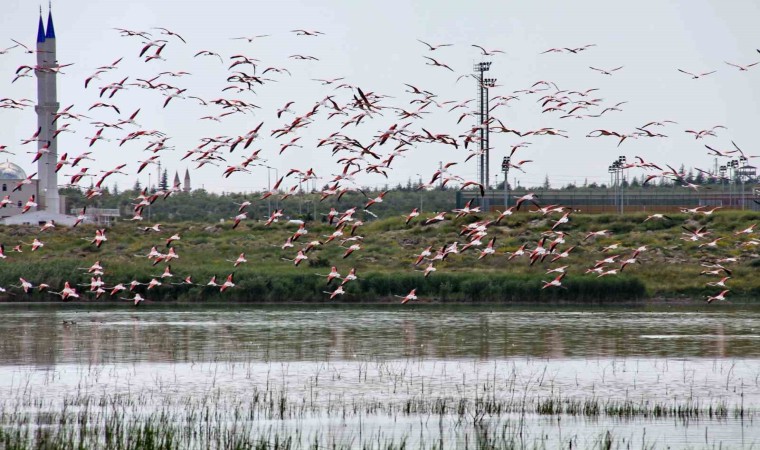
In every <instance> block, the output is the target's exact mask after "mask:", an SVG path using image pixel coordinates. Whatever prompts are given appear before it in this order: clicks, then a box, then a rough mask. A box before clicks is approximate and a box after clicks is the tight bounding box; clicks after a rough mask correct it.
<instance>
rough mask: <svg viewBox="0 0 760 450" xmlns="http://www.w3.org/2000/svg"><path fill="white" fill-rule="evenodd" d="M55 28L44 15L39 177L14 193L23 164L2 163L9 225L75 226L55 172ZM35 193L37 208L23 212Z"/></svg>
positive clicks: (40, 55)
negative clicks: (45, 20)
mask: <svg viewBox="0 0 760 450" xmlns="http://www.w3.org/2000/svg"><path fill="white" fill-rule="evenodd" d="M55 42H56V38H55V28H54V27H53V13H52V11H51V12H49V14H48V20H47V27H45V26H43V23H42V14H40V18H39V23H38V26H37V52H36V53H37V67H36V68H35V70H34V73H35V75H36V77H37V105H36V106H35V107H34V110H35V112H36V113H37V126H38V127H39V134H38V137H37V151H38V152H40V153H41V155H42V156H41V157H40V158H39V160H38V161H37V173H36V174H37V180H33V179H32V180H30V181H31V183H30V184H24V185H21V186H20V189H19V190H18V191H16V192H11V191H12V190H13V189H14V188H15V186H16V185H17V183H18V182H20V181H21V180H24V179H26V178H27V175H26V173H24V171H23V170H22V169H21V167H19V166H17V165H16V164H13V163H12V162H10V161H6V162H4V163H0V180H1V182H0V188H2V191H4V192H6V193H4V194H3V197H5V196H6V195H7V196H10V197H9V199H10V200H11V201H12V202H13V205H10V204H8V205H6V206H5V208H0V217H2V218H3V221H4V223H5V224H6V225H11V224H24V223H30V224H32V223H33V224H35V225H36V224H39V223H44V222H47V221H50V220H55V222H56V223H58V224H61V225H72V224H73V223H74V221H75V220H76V218H75V217H72V216H67V215H65V214H62V213H61V211H64V210H65V208H64V205H63V203H64V199H63V198H61V197H60V196H59V195H58V174H57V173H56V171H55V166H56V163H57V162H58V137H57V136H56V134H55V132H56V127H57V125H56V121H55V120H54V119H55V117H56V116H55V114H57V113H58V108H59V107H60V105H59V103H58V94H57V67H58V62H57V61H58V60H57V57H56V44H55ZM32 195H34V201H35V203H37V205H38V206H37V208H32V209H31V210H30V211H29V212H27V213H25V214H21V207H23V206H24V205H25V204H26V202H27V201H28V200H29V199H30V197H31V196H32Z"/></svg>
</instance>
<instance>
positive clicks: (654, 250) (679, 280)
mask: <svg viewBox="0 0 760 450" xmlns="http://www.w3.org/2000/svg"><path fill="white" fill-rule="evenodd" d="M432 215H433V214H432V213H429V214H424V213H423V215H422V216H423V217H428V216H432ZM485 218H489V217H488V216H485V215H482V216H480V217H478V218H477V219H485ZM490 218H493V217H490ZM556 218H557V216H556V215H555V216H554V217H553V218H552V217H543V216H541V215H539V214H536V213H520V214H517V215H515V216H511V217H507V218H506V219H504V220H503V221H502V222H501V223H500V224H499V225H493V226H491V227H489V228H488V236H487V237H485V238H483V239H482V241H483V244H484V245H485V243H486V242H487V241H488V239H490V238H491V237H496V245H495V248H496V254H495V255H491V256H487V257H485V258H483V259H478V255H479V249H478V248H473V249H470V250H467V251H466V252H464V253H460V254H452V255H449V256H448V257H447V258H446V260H444V261H442V262H437V263H436V264H435V267H436V269H437V270H436V271H435V272H433V273H432V274H431V275H430V276H429V277H428V278H425V277H424V276H423V273H422V272H421V271H420V269H422V268H424V266H426V265H427V263H423V264H421V265H420V266H419V267H415V266H414V265H413V262H414V260H415V255H417V254H418V253H419V252H420V250H422V249H423V248H425V247H428V246H433V250H435V249H437V248H439V247H441V246H443V245H448V244H451V243H452V242H454V241H458V242H460V244H464V243H465V242H466V239H465V238H464V237H460V236H459V235H458V234H459V231H460V230H461V229H462V226H464V225H466V224H467V223H471V222H473V221H475V220H477V219H476V218H474V217H465V218H461V219H457V220H456V221H450V220H447V221H445V222H442V223H439V224H435V225H428V226H424V225H422V224H421V222H422V220H420V219H417V220H415V221H414V222H412V223H411V224H409V225H406V224H404V221H403V219H402V218H401V217H391V218H385V219H380V220H371V221H366V219H363V220H365V221H366V222H367V223H366V224H365V225H363V226H361V227H359V228H358V230H357V233H356V234H358V235H361V236H363V237H364V239H363V240H362V241H361V246H362V249H361V250H359V251H356V252H354V253H353V254H352V255H350V256H348V257H347V258H345V259H344V258H342V256H343V253H344V252H345V250H346V249H345V248H344V247H341V246H340V244H339V243H338V242H337V240H336V241H333V242H330V243H326V244H322V245H320V246H318V247H317V248H316V249H315V250H312V251H311V252H309V253H308V254H307V255H308V259H307V260H305V261H303V262H302V263H301V264H300V265H299V266H298V267H295V266H294V265H293V263H292V262H290V261H287V260H285V259H283V258H293V257H294V256H295V254H296V252H297V250H298V249H299V248H300V247H301V246H303V245H304V244H305V243H307V242H309V241H312V240H320V241H325V240H326V236H327V235H329V234H330V233H331V232H332V231H333V228H332V227H331V226H329V225H328V224H326V223H307V229H308V234H306V235H305V236H302V237H301V238H300V239H299V240H298V241H296V243H295V244H296V246H295V247H294V248H291V249H287V250H282V249H281V248H280V245H281V244H282V243H283V242H284V241H285V240H286V239H287V238H288V237H289V236H291V235H292V234H293V232H294V231H295V230H296V229H297V225H294V224H288V223H286V222H280V223H276V224H272V225H271V226H268V227H267V226H264V224H263V223H261V222H254V221H248V222H243V223H242V224H241V226H239V227H238V228H237V229H235V230H233V229H232V224H231V223H230V222H227V223H214V224H209V223H193V222H180V223H167V224H164V225H162V227H161V228H162V231H161V232H158V233H156V232H144V231H142V230H141V229H139V228H140V227H142V226H145V225H152V224H135V223H131V222H129V223H125V222H121V223H119V224H117V225H115V226H113V227H111V228H109V229H107V231H106V235H107V238H108V241H107V242H105V243H104V244H103V246H102V247H101V248H100V249H98V248H96V247H95V245H93V244H91V243H90V242H89V241H90V240H92V238H93V236H94V235H95V227H94V226H92V225H87V226H80V227H77V228H74V229H69V228H65V227H56V228H55V229H54V230H51V231H45V232H40V231H39V227H36V226H12V227H11V226H7V227H3V228H2V229H0V242H2V243H3V244H4V245H5V253H6V255H7V258H6V259H4V260H0V286H1V287H3V288H5V289H6V290H7V292H6V293H5V294H3V296H2V300H3V301H10V302H13V301H59V298H58V297H57V296H54V295H51V294H49V293H44V292H43V293H33V294H25V293H24V292H23V291H22V290H20V289H18V288H14V287H12V285H14V284H18V278H19V277H23V278H25V279H27V280H28V281H31V282H32V283H33V284H34V285H35V286H36V285H38V284H40V283H46V284H49V285H50V287H51V290H59V289H60V288H61V287H62V285H63V283H64V281H69V282H71V283H76V284H84V283H89V280H90V275H89V274H88V273H86V270H84V269H83V268H87V267H89V266H91V265H92V264H93V263H94V262H95V261H100V264H101V265H102V266H103V267H104V270H105V274H104V275H103V280H104V281H105V283H106V287H107V288H108V287H112V286H114V285H115V284H117V283H124V284H128V283H129V282H130V281H132V280H137V281H139V282H142V283H147V282H148V281H150V280H151V279H152V278H156V279H159V280H161V278H160V275H161V274H162V272H163V271H164V267H165V263H160V264H158V265H156V266H152V265H151V261H150V260H149V259H148V258H146V257H145V256H139V255H147V253H148V251H149V250H150V248H151V246H152V245H156V246H157V247H158V249H159V251H162V252H166V250H167V249H166V246H165V239H166V238H168V237H169V236H171V235H173V234H175V233H178V234H179V235H180V236H181V240H179V241H175V242H174V243H173V244H172V245H173V246H174V248H175V250H176V252H177V254H178V255H179V258H178V259H176V260H173V261H171V262H170V263H169V264H170V265H171V271H172V272H173V274H174V276H173V277H171V278H165V279H163V280H161V281H162V282H163V283H164V284H163V285H161V286H158V287H155V288H153V289H150V290H147V289H146V287H145V286H140V287H138V288H137V291H136V292H139V293H140V294H141V295H143V296H144V297H146V298H147V299H149V300H151V301H166V300H173V301H181V302H203V301H215V302H218V301H231V302H233V301H234V302H290V301H299V302H317V301H320V302H321V301H328V294H325V293H324V292H325V291H332V290H333V289H334V288H335V287H337V284H338V283H337V282H336V281H333V282H332V283H331V284H330V285H329V286H328V285H326V283H325V278H323V277H320V276H317V275H326V274H327V273H328V272H329V271H330V266H333V265H334V266H337V268H338V270H339V272H340V273H341V274H342V275H346V274H347V273H348V271H349V269H351V268H356V270H357V276H358V280H356V281H354V282H350V283H347V284H346V286H345V290H346V294H345V295H343V296H342V297H339V299H340V301H343V302H373V301H399V299H398V298H395V297H394V296H395V295H401V296H403V295H405V294H406V293H407V292H409V291H410V290H411V289H413V288H417V295H418V297H419V298H420V300H419V301H423V302H426V301H434V302H518V301H573V302H617V301H631V300H645V299H651V298H693V299H695V300H699V299H704V298H705V297H706V296H707V295H714V294H717V293H718V292H719V291H720V288H716V287H706V286H705V284H706V283H707V282H708V281H717V280H718V279H719V278H720V277H719V276H707V275H700V272H701V271H704V270H706V268H705V267H704V266H702V264H712V263H714V262H715V261H718V260H721V259H725V258H737V261H736V262H726V263H723V265H724V266H725V267H726V268H727V269H728V270H730V271H731V279H730V280H728V281H727V284H728V286H729V289H731V293H730V294H729V295H730V297H731V298H732V299H743V300H750V301H751V300H754V299H760V255H758V253H759V252H760V246H757V245H755V244H753V243H752V242H753V241H757V240H758V239H760V233H754V234H744V235H735V232H736V231H739V230H742V229H745V228H747V227H748V226H750V225H752V224H753V223H756V222H758V221H760V214H758V213H750V212H748V213H741V212H727V213H716V214H715V215H712V216H700V217H692V216H687V215H674V216H672V220H665V221H647V222H644V219H645V218H646V215H642V214H632V215H624V216H618V215H582V214H573V215H571V220H570V222H569V223H568V224H563V225H561V226H560V227H558V228H557V230H562V231H565V232H567V233H568V236H567V237H566V238H565V240H566V243H564V244H560V245H559V246H558V249H560V250H565V249H567V248H568V247H569V246H573V245H574V246H576V248H575V249H574V250H573V251H572V252H571V253H570V257H569V258H566V259H562V260H560V261H558V262H556V263H553V264H552V263H550V262H549V260H550V259H551V256H550V257H548V258H546V260H545V261H544V262H537V263H536V264H534V265H533V266H530V265H529V262H528V260H527V259H526V258H525V257H519V258H515V259H513V260H511V261H510V260H508V257H509V254H510V252H512V251H514V250H516V249H517V248H518V247H520V246H521V245H522V244H526V243H527V249H528V250H530V249H532V248H534V247H535V246H536V243H537V242H538V240H539V239H540V238H541V234H542V233H543V232H546V231H547V230H549V229H550V228H551V226H552V224H553V223H554V220H556ZM682 226H686V227H688V228H692V229H693V228H699V227H702V226H705V227H707V230H708V231H710V233H711V234H710V235H709V236H708V237H707V238H705V239H702V240H701V241H698V242H688V241H684V240H682V239H681V238H682V236H683V235H682V232H683V231H684V230H683V228H682ZM602 229H607V230H609V231H610V232H611V235H610V236H608V237H603V238H591V239H587V240H584V237H585V236H586V234H587V233H588V232H589V231H598V230H602ZM348 236H349V230H348V229H346V236H344V237H348ZM35 237H36V238H38V239H39V240H40V241H42V242H43V243H44V244H45V245H44V247H42V248H41V249H39V250H37V251H35V252H31V248H30V247H29V246H27V245H24V244H28V243H30V242H31V241H32V240H33V239H34V238H35ZM718 237H722V238H723V239H721V240H720V241H719V242H718V244H717V246H716V247H714V248H713V247H704V246H703V247H699V245H700V244H703V243H705V242H708V241H710V240H712V239H715V238H718ZM551 239H553V238H552V237H550V238H548V239H547V245H548V242H549V241H550V240H551ZM19 243H21V244H22V250H23V253H16V252H13V251H12V250H11V249H12V247H13V246H15V245H17V244H19ZM352 243H354V242H348V243H346V244H345V245H346V246H348V245H351V244H352ZM611 244H618V248H616V249H614V250H611V251H608V252H602V249H603V248H604V247H606V246H609V245H611ZM640 246H646V248H647V249H646V250H645V251H643V252H641V253H640V255H639V257H638V260H639V263H640V264H638V263H637V264H633V265H629V266H627V267H626V268H625V270H624V271H623V272H622V274H617V275H613V276H605V277H602V278H598V277H597V276H596V274H586V273H585V271H586V269H588V268H590V267H592V266H593V265H594V262H595V261H597V260H600V259H603V258H605V257H608V256H610V255H620V256H619V257H618V260H623V259H626V258H628V256H629V255H631V254H632V252H633V250H634V249H636V248H638V247H640ZM243 252H244V253H245V254H246V258H247V260H248V262H247V263H244V264H241V265H240V266H239V267H233V263H232V262H231V261H234V260H235V259H236V258H237V256H238V255H239V254H240V253H243ZM560 265H567V266H568V268H567V272H568V275H567V276H566V277H565V279H564V280H563V286H564V289H558V288H550V289H545V290H541V286H542V285H543V283H542V280H544V281H548V280H550V279H552V278H554V276H555V274H550V275H547V274H546V271H547V270H548V269H550V268H554V267H557V266H560ZM619 267H620V264H619V263H618V264H613V265H610V266H609V268H610V269H619ZM233 272H234V273H235V283H236V286H235V287H234V288H232V289H229V290H227V291H226V292H224V293H220V292H219V289H218V288H213V287H209V286H205V284H206V283H207V282H208V280H209V279H210V278H211V277H212V276H213V275H216V276H217V282H219V283H221V282H223V281H224V278H225V277H226V276H227V275H228V274H230V273H233ZM188 275H191V276H192V279H193V281H194V282H195V283H198V285H171V283H172V282H174V283H179V282H180V281H181V280H182V279H183V278H184V277H186V276H188ZM78 290H79V291H80V293H82V292H84V291H86V290H88V287H85V286H80V287H79V288H78ZM121 296H124V297H128V296H131V295H127V294H125V293H122V295H121ZM93 297H94V296H93V295H90V294H87V295H83V296H82V299H84V300H87V301H89V299H93ZM106 297H108V296H107V294H106V295H104V296H103V298H102V299H101V300H100V301H107V299H106ZM117 297H118V296H117ZM93 301H94V300H93Z"/></svg>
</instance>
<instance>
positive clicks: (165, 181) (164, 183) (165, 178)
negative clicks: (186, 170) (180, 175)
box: [158, 169, 169, 191]
mask: <svg viewBox="0 0 760 450" xmlns="http://www.w3.org/2000/svg"><path fill="white" fill-rule="evenodd" d="M158 188H159V189H160V190H162V191H166V190H167V189H169V174H168V173H167V172H166V169H164V173H162V174H161V181H160V182H159V183H158Z"/></svg>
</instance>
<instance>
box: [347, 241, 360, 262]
mask: <svg viewBox="0 0 760 450" xmlns="http://www.w3.org/2000/svg"><path fill="white" fill-rule="evenodd" d="M357 250H361V246H360V245H359V244H352V245H351V246H349V247H348V248H347V249H346V251H345V253H343V259H346V258H348V256H349V255H350V254H351V253H353V252H355V251H357Z"/></svg>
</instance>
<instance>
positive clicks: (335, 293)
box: [323, 285, 346, 300]
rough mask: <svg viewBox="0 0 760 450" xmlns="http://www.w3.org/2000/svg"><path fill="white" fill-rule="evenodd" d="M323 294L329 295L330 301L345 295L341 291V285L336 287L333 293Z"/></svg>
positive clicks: (326, 292)
mask: <svg viewBox="0 0 760 450" xmlns="http://www.w3.org/2000/svg"><path fill="white" fill-rule="evenodd" d="M323 292H324V293H325V294H330V300H332V299H334V298H335V297H337V296H339V295H343V294H345V293H346V291H344V290H343V285H340V286H338V287H337V288H336V289H335V290H334V291H332V292H328V291H323Z"/></svg>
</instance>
